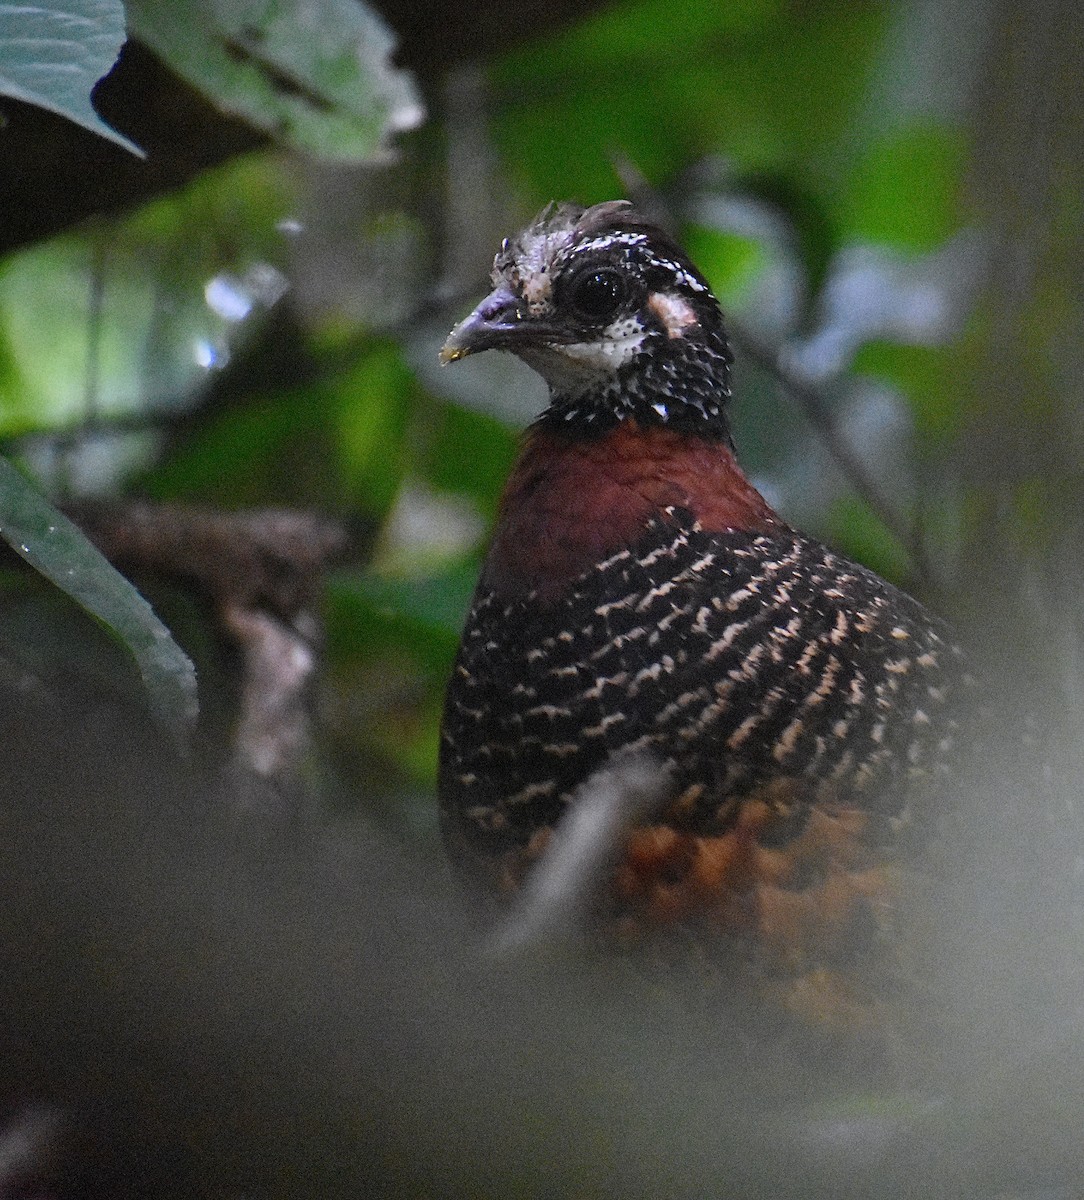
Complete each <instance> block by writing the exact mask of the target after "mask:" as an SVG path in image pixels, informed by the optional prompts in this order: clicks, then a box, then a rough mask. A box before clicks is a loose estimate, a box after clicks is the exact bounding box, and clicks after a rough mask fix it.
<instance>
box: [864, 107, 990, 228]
mask: <svg viewBox="0 0 1084 1200" xmlns="http://www.w3.org/2000/svg"><path fill="white" fill-rule="evenodd" d="M966 165H967V155H966V142H965V138H964V134H963V132H962V131H961V130H960V129H956V128H953V127H952V126H951V125H949V124H947V123H939V122H935V121H933V120H931V119H924V120H921V121H916V122H914V123H913V124H909V125H907V126H905V127H903V128H901V129H894V130H892V131H891V132H890V133H888V134H886V135H885V136H884V137H882V138H880V139H879V140H878V141H876V142H874V144H873V145H872V146H870V148H869V150H868V151H867V153H866V155H865V156H864V158H863V160H862V162H861V163H860V164H859V166H858V170H857V175H856V179H855V184H854V188H853V191H852V192H851V194H850V195H849V197H848V205H847V207H848V208H849V209H850V213H849V219H848V221H847V224H848V227H849V232H850V233H851V234H852V236H855V237H857V238H859V239H862V240H865V241H869V242H887V243H888V244H890V245H893V246H903V247H906V248H908V249H911V250H918V251H924V250H933V249H935V248H936V247H937V246H940V245H942V244H943V243H944V241H945V240H946V239H947V238H948V237H950V236H951V234H952V233H953V232H954V231H955V230H956V229H957V228H958V226H959V221H960V190H961V186H962V180H963V174H964V170H965V167H966Z"/></svg>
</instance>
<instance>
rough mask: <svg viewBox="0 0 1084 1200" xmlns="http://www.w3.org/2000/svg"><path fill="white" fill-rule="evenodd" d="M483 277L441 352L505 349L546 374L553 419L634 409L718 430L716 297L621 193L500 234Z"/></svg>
mask: <svg viewBox="0 0 1084 1200" xmlns="http://www.w3.org/2000/svg"><path fill="white" fill-rule="evenodd" d="M491 279H492V282H493V291H491V292H490V294H489V295H488V296H487V297H486V298H485V299H484V300H483V301H482V302H481V304H479V305H478V307H477V308H476V309H475V310H474V312H472V313H471V314H470V316H468V317H467V318H466V319H465V320H463V321H461V322H460V323H459V324H458V325H457V326H456V327H455V328H454V329H453V330H452V332H451V333H450V334H449V335H448V339H447V341H445V343H444V347H443V349H442V350H441V354H440V357H441V360H442V361H443V362H445V363H450V362H455V361H456V360H457V359H460V358H464V357H465V356H466V355H468V354H474V353H476V352H478V351H480V350H490V349H498V350H509V351H511V352H512V353H513V354H516V355H517V356H518V357H519V358H521V359H523V361H524V362H526V363H527V364H528V365H529V366H531V367H533V368H534V370H536V371H537V372H538V373H539V374H540V375H541V376H542V377H543V379H545V381H546V382H547V383H548V384H549V387H550V393H551V406H550V408H549V410H547V413H546V414H544V419H547V420H549V421H551V422H557V423H566V424H570V425H579V426H583V427H587V428H591V429H597V430H600V431H601V430H602V429H604V428H609V427H612V426H613V425H614V424H615V423H616V422H617V421H619V420H621V419H624V418H626V417H633V418H635V419H637V420H638V421H640V422H641V423H644V424H667V425H683V424H690V423H691V424H693V425H697V426H702V427H703V428H700V430H699V431H700V432H706V431H707V429H708V427H711V428H713V429H714V428H715V427H716V426H718V427H719V430H720V431H722V432H724V433H725V426H726V420H725V416H724V412H723V408H724V404H725V401H726V400H727V399H728V398H729V395H730V390H729V366H730V352H729V350H728V348H727V343H726V335H725V332H724V329H723V321H722V316H721V314H720V312H719V305H718V302H717V301H716V299H715V297H714V296H713V295H712V293H711V290H710V288H709V287H708V285H707V283H706V282H705V281H704V279H703V277H702V276H701V275H700V273H699V272H698V271H697V270H696V268H695V267H694V266H693V265H692V263H691V262H689V260H688V259H687V258H686V256H685V254H684V252H683V251H682V250H681V249H680V248H679V247H678V246H677V245H676V244H675V243H674V242H673V240H672V239H671V238H670V237H669V236H668V235H667V234H665V233H664V232H663V231H662V230H661V229H659V228H658V227H657V226H655V225H652V224H651V223H650V222H648V221H646V220H645V219H644V218H643V217H642V216H640V215H639V214H638V213H637V212H636V210H635V209H634V208H633V207H632V205H630V204H629V203H628V201H625V200H613V201H609V202H607V203H605V204H597V205H595V206H594V207H593V208H587V209H584V208H580V207H578V206H576V205H571V204H561V205H556V206H553V205H551V206H550V207H548V208H546V209H545V210H543V212H542V213H541V214H540V216H539V217H538V218H537V219H536V220H535V221H534V222H533V223H532V224H531V225H529V226H528V227H527V228H526V229H525V230H523V231H522V232H521V233H520V234H518V235H517V236H516V237H514V238H506V239H505V241H504V243H503V245H502V246H501V249H500V251H499V253H498V254H497V257H496V260H495V261H494V264H493V272H492V276H491ZM726 436H729V435H728V434H726Z"/></svg>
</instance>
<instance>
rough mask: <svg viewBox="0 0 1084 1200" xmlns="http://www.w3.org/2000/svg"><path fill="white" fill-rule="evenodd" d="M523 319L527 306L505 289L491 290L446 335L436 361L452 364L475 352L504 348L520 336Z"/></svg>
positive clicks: (525, 316) (525, 317) (525, 318)
mask: <svg viewBox="0 0 1084 1200" xmlns="http://www.w3.org/2000/svg"><path fill="white" fill-rule="evenodd" d="M527 316H528V313H527V306H526V304H524V302H523V301H522V300H521V299H520V298H519V297H518V296H515V295H513V293H512V292H511V291H509V289H508V288H506V287H503V286H501V287H498V288H495V289H494V290H493V291H492V292H490V293H489V295H488V296H487V297H486V298H485V299H484V300H483V301H482V303H481V304H479V305H478V307H477V308H476V309H475V310H474V312H472V313H471V315H470V316H469V317H466V318H465V319H464V320H462V321H460V322H459V324H458V325H457V326H456V327H455V328H454V329H453V330H452V332H451V333H450V334H448V337H447V339H446V340H445V342H444V345H443V346H442V347H441V351H440V361H441V362H442V363H445V364H447V363H453V362H456V361H457V360H458V359H460V358H466V357H467V355H468V354H475V353H477V351H479V350H492V349H495V348H500V347H503V346H507V345H508V344H509V343H510V342H512V341H514V340H515V339H516V337H517V335H519V334H521V333H522V332H523V323H524V322H525V321H526V320H527Z"/></svg>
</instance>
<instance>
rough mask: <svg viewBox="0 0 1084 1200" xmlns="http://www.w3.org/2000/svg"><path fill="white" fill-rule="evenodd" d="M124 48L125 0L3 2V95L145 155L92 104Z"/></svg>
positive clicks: (0, 92)
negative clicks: (100, 83)
mask: <svg viewBox="0 0 1084 1200" xmlns="http://www.w3.org/2000/svg"><path fill="white" fill-rule="evenodd" d="M123 45H124V5H123V4H122V3H121V0H62V2H61V3H56V2H55V0H53V2H51V0H39V3H36V4H17V3H16V4H13V3H7V2H4V0H0V95H4V96H10V97H12V98H13V99H15V100H23V101H25V102H26V103H28V104H36V105H38V107H39V108H45V109H48V110H49V111H50V112H55V113H58V114H59V115H60V116H62V117H67V118H68V120H69V121H74V122H75V123H76V124H77V125H82V126H83V127H84V128H85V129H89V130H91V132H93V133H100V134H101V135H102V137H105V138H108V139H109V140H110V141H111V142H116V143H117V145H118V146H123V147H124V148H125V149H126V150H131V151H132V153H133V154H138V155H140V156H142V154H143V151H142V150H140V149H139V147H138V146H136V145H134V144H133V143H132V142H130V141H129V140H128V139H127V138H126V137H124V136H122V135H121V134H119V133H117V131H116V130H115V129H111V128H110V127H109V126H108V125H107V124H106V123H105V122H104V121H103V120H102V119H101V117H99V116H98V114H97V113H96V112H95V111H94V108H93V106H92V105H91V102H90V93H91V89H92V88H93V87H94V85H95V84H96V83H97V82H98V80H99V79H101V77H102V76H103V75H105V74H106V72H107V71H108V70H109V69H110V67H112V65H113V64H114V63H115V62H116V60H117V55H118V54H119V53H120V48H121V46H123Z"/></svg>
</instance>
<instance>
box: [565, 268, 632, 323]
mask: <svg viewBox="0 0 1084 1200" xmlns="http://www.w3.org/2000/svg"><path fill="white" fill-rule="evenodd" d="M623 297H624V287H623V285H622V283H621V278H620V276H619V275H618V274H617V273H616V272H615V271H592V272H591V273H590V274H589V275H584V276H583V278H582V279H578V280H577V281H576V284H575V287H574V288H573V289H572V303H573V304H574V305H575V306H576V308H577V310H578V311H579V312H580V313H582V314H583V315H584V316H585V317H590V318H591V319H592V320H596V321H597V320H602V319H603V318H605V317H610V316H612V315H613V314H614V313H615V312H617V310H618V308H620V306H621V301H622V299H623Z"/></svg>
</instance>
